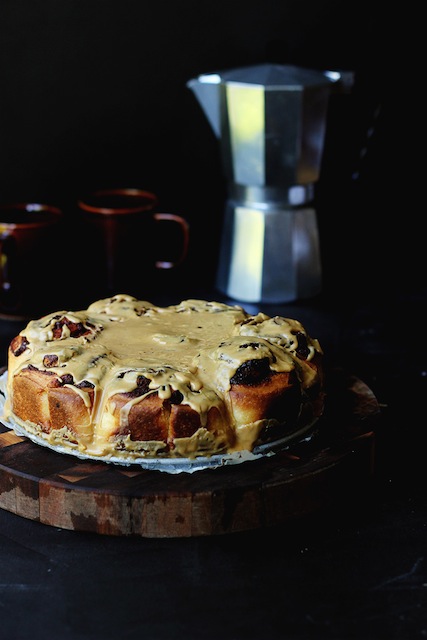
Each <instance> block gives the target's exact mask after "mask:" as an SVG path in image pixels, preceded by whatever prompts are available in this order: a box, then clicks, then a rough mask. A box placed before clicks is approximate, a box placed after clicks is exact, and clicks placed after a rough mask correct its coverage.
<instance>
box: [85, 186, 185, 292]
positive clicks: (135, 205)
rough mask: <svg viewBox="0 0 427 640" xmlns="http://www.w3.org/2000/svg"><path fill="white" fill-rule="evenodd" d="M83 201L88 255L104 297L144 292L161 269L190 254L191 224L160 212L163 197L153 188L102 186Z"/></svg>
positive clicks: (179, 217) (170, 266)
mask: <svg viewBox="0 0 427 640" xmlns="http://www.w3.org/2000/svg"><path fill="white" fill-rule="evenodd" d="M77 204H78V208H79V210H80V211H81V212H82V213H83V214H84V224H85V229H86V231H87V234H88V236H87V242H88V243H89V247H88V255H91V256H92V262H91V264H92V274H93V275H94V280H95V281H96V279H97V278H98V284H99V286H98V287H97V288H98V290H99V291H100V292H101V293H100V295H103V293H106V294H107V295H114V294H116V293H126V292H136V290H138V291H141V292H144V290H147V288H148V287H147V285H148V283H149V282H153V281H154V280H155V279H156V272H157V271H159V270H167V269H175V268H176V267H177V266H178V265H180V264H181V263H182V262H183V261H184V260H185V258H186V256H187V253H188V245H189V225H188V222H187V221H186V220H185V218H183V217H182V216H180V215H177V214H174V213H164V212H158V211H156V207H157V205H158V198H157V196H156V195H155V194H154V193H153V192H151V191H146V190H143V189H137V188H111V189H99V190H96V191H93V192H91V193H89V194H87V195H85V196H84V197H81V198H80V199H79V200H78V203H77ZM83 233H85V231H84V230H83ZM95 274H97V275H96V276H95Z"/></svg>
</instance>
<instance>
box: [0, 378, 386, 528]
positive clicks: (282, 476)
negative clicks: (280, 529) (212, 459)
mask: <svg viewBox="0 0 427 640" xmlns="http://www.w3.org/2000/svg"><path fill="white" fill-rule="evenodd" d="M379 416H380V407H379V405H378V402H377V400H376V398H375V396H374V395H373V393H372V391H371V390H370V389H369V387H367V386H366V385H365V384H364V383H363V382H362V381H361V380H360V379H358V378H357V377H355V376H352V375H349V374H347V373H346V372H343V371H341V370H340V371H333V372H329V375H328V384H327V396H326V409H325V413H324V416H322V418H321V419H320V420H319V422H318V424H317V431H316V434H315V435H314V436H313V437H312V438H311V439H310V440H308V441H304V442H301V443H298V444H295V445H292V446H291V447H290V448H288V449H287V450H285V451H283V452H281V453H278V454H276V455H274V456H271V457H266V458H263V459H259V460H254V461H250V462H245V463H242V464H238V465H234V466H225V467H221V468H217V469H205V470H202V471H197V472H195V473H191V474H189V473H180V474H174V475H172V474H169V473H165V472H162V471H152V470H144V469H141V468H140V467H138V466H137V465H133V466H130V467H123V466H119V465H114V464H108V463H105V462H93V461H84V460H80V459H78V458H74V457H73V456H70V455H66V454H59V453H56V452H55V451H52V450H51V449H47V448H45V447H43V446H39V445H37V444H34V443H33V442H31V441H30V440H27V439H26V438H23V437H20V436H17V435H16V434H15V433H14V432H13V431H10V430H9V429H7V428H6V427H5V426H4V425H2V424H1V423H0V508H2V509H5V510H7V511H10V512H12V513H15V514H17V515H19V516H22V517H24V518H29V519H31V520H34V521H38V522H41V523H44V524H47V525H51V526H55V527H60V528H64V529H71V530H75V531H90V532H95V533H99V534H106V535H115V536H143V537H152V538H154V537H190V536H204V535H215V534H225V533H231V532H237V531H245V530H249V529H256V528H260V527H267V526H273V525H276V524H281V523H283V522H286V521H289V520H291V519H295V518H299V517H302V516H305V515H308V514H311V513H313V512H316V511H318V510H320V509H323V508H326V507H328V506H329V505H331V504H332V502H333V501H336V500H339V499H340V498H341V497H344V496H345V494H346V493H347V495H348V491H349V489H351V488H353V489H354V488H358V487H360V486H362V484H364V483H366V482H369V481H370V479H371V477H372V476H373V473H374V466H375V465H374V462H375V460H374V452H375V448H374V441H375V425H376V423H377V420H378V418H379Z"/></svg>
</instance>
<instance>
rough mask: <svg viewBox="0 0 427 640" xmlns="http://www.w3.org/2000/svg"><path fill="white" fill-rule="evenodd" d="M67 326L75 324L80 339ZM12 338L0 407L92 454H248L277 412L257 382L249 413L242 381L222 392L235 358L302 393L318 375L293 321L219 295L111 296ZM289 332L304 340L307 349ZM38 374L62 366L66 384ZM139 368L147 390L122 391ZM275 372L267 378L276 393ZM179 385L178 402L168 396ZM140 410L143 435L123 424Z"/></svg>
mask: <svg viewBox="0 0 427 640" xmlns="http://www.w3.org/2000/svg"><path fill="white" fill-rule="evenodd" d="M64 318H65V319H67V323H65V322H64V321H63V320H64ZM58 322H59V325H60V326H61V333H60V335H59V336H57V332H58ZM70 326H78V327H80V331H79V332H78V333H77V337H72V335H71V334H70ZM19 335H20V336H21V337H22V338H25V340H26V342H27V343H28V344H26V348H25V349H24V350H22V353H19V354H18V352H17V354H16V355H15V354H14V353H13V351H12V349H10V350H9V362H8V382H7V398H6V403H5V410H4V413H5V416H6V417H12V418H13V419H14V420H16V422H17V423H18V424H19V425H21V426H23V427H25V429H26V430H27V431H29V432H30V433H33V434H37V435H39V436H42V437H43V438H45V439H46V440H47V441H48V442H49V443H50V444H51V445H52V446H55V444H57V443H59V442H61V444H62V445H67V446H70V447H75V448H78V449H79V451H82V452H85V453H87V454H88V455H91V456H93V455H95V456H100V457H108V456H112V455H114V456H123V458H124V459H129V460H131V459H132V458H133V457H141V456H162V455H163V456H168V457H169V456H184V457H185V456H187V457H194V456H196V455H211V454H213V453H218V452H224V451H227V452H230V451H240V450H245V449H247V450H249V451H251V450H252V449H253V447H254V444H255V443H256V442H257V439H258V437H259V435H260V433H261V431H262V430H263V429H264V428H265V427H266V425H268V423H269V421H271V420H274V416H270V415H264V413H263V410H262V409H261V410H258V411H257V408H256V392H254V390H253V389H254V388H255V387H254V388H252V389H251V393H250V394H248V397H250V403H251V408H250V410H249V407H248V408H247V410H246V411H245V394H244V385H243V386H242V385H239V388H238V389H237V385H236V392H235V393H230V391H231V387H232V386H233V385H231V383H230V380H231V379H232V378H233V376H234V375H235V374H236V371H237V370H238V369H239V367H240V365H241V364H242V363H244V362H246V361H249V360H257V359H268V362H269V366H270V370H271V371H272V372H274V373H279V374H284V373H286V374H290V373H291V372H292V373H293V374H294V377H295V376H296V378H295V379H296V380H297V381H298V385H299V389H300V390H301V392H302V394H303V395H304V390H308V389H310V388H313V386H314V385H315V384H316V383H318V382H319V371H318V367H317V366H313V361H316V359H318V358H319V356H321V354H322V351H321V348H320V345H319V343H318V341H317V340H313V339H311V338H310V337H309V336H308V335H307V333H306V331H305V329H304V327H303V326H302V325H301V323H300V322H298V321H297V320H293V319H288V318H282V317H277V316H276V317H274V318H271V317H269V316H267V315H265V314H262V313H260V314H258V315H255V316H252V315H250V314H248V313H247V312H246V311H245V310H244V309H242V308H241V307H239V306H229V305H226V304H223V303H219V302H207V301H204V300H185V301H183V302H181V303H180V304H177V305H172V306H169V307H158V306H155V305H153V304H151V303H150V302H147V301H141V300H137V299H136V298H134V297H132V296H129V295H116V296H114V297H112V298H108V299H105V300H99V301H97V302H94V303H93V304H91V305H90V306H89V307H88V309H86V310H83V311H73V312H71V311H58V312H55V313H52V314H49V315H47V316H44V317H43V318H40V319H37V320H33V321H31V322H30V323H29V324H28V325H27V327H25V328H24V329H23V330H22V331H21V333H20V334H19ZM297 336H303V337H304V346H305V353H304V358H302V357H301V356H300V355H298V347H299V345H298V337H297ZM29 365H31V366H30V368H29ZM34 368H35V369H34ZM40 372H49V373H50V374H52V379H54V380H58V378H60V377H61V376H64V374H66V375H67V376H70V375H71V376H72V382H71V383H68V382H66V383H65V384H63V385H62V386H60V387H59V388H55V386H54V385H53V386H54V388H53V389H52V388H51V387H52V385H51V382H50V380H51V378H50V377H49V381H48V382H47V381H46V380H47V378H48V376H47V375H46V373H40ZM40 376H42V380H40ZM141 376H143V377H144V378H146V379H148V380H149V381H150V382H149V386H148V390H146V391H145V392H144V393H143V394H142V395H139V396H134V395H130V396H127V395H126V394H131V392H134V391H135V389H136V388H137V386H138V380H139V379H140V377H141ZM272 377H273V379H274V377H275V376H274V375H273V376H272ZM289 377H290V376H289V375H286V376H284V378H283V380H285V379H286V380H288V378H289ZM279 379H280V376H277V377H276V381H275V385H273V387H272V388H273V393H274V394H276V395H278V396H280V389H279V388H278V387H277V385H278V384H279ZM34 381H35V382H34ZM28 385H29V386H28ZM77 385H79V386H77ZM284 388H286V384H285V383H284ZM237 391H238V392H239V393H237ZM176 392H178V394H180V396H179V397H180V402H178V403H177V402H173V401H172V399H173V394H175V395H176ZM266 393H267V392H266ZM239 394H240V395H239ZM47 396H49V399H48V400H47V399H46V398H47ZM67 398H68V400H67ZM148 400H150V402H147V401H148ZM144 402H145V403H146V404H145V405H144V404H143V403H144ZM233 403H234V406H233ZM236 403H237V404H236ZM31 405H32V407H31ZM64 406H65V407H66V408H65V409H64ZM266 406H267V405H266ZM25 407H28V409H26V408H25ZM67 407H68V408H67ZM165 411H167V415H165V413H164V412H165ZM150 412H152V413H151V414H150ZM162 412H163V413H162ZM145 414H146V415H152V420H153V423H155V424H158V425H160V427H159V429H157V430H156V429H153V437H152V438H151V436H150V438H148V439H145V440H144V439H141V438H142V436H141V433H142V431H141V433H140V432H139V431H138V429H139V427H137V426H136V427H135V429H134V431H133V432H132V430H129V425H130V424H131V423H132V422H133V423H134V424H135V425H137V424H140V423H141V421H143V420H144V415H145ZM43 416H44V417H43ZM55 416H56V417H55ZM75 416H77V418H76V417H75ZM49 420H50V422H49ZM52 420H53V421H52ZM138 421H139V422H138ZM162 421H163V422H162ZM156 433H160V434H161V435H160V436H159V437H157V436H156Z"/></svg>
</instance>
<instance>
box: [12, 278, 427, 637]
mask: <svg viewBox="0 0 427 640" xmlns="http://www.w3.org/2000/svg"><path fill="white" fill-rule="evenodd" d="M184 293H185V292H184ZM199 293H203V296H204V297H211V298H212V297H213V296H215V298H219V297H220V296H219V295H218V294H213V293H212V292H210V293H209V292H206V291H205V292H197V291H196V292H195V295H193V296H192V297H196V296H197V295H198V294H199ZM365 293H366V290H365ZM426 301H427V295H426V292H425V291H423V290H422V289H419V288H418V289H416V290H415V289H414V290H411V291H408V292H407V293H406V294H405V295H401V294H396V295H394V296H392V295H390V294H388V295H387V296H385V297H384V298H381V296H379V295H377V293H376V292H374V295H372V292H367V295H366V296H361V295H360V296H359V295H356V296H345V295H344V296H341V297H340V296H337V292H336V291H335V292H333V295H330V296H328V295H327V294H325V295H322V296H320V297H319V299H316V300H310V301H305V302H301V303H290V304H284V305H276V306H274V305H271V306H268V305H258V306H260V307H262V308H263V310H264V311H265V312H266V313H268V314H273V313H281V314H282V315H288V316H293V317H297V318H298V319H300V320H301V321H302V322H303V323H304V324H305V325H306V327H307V328H308V329H309V332H310V333H311V334H312V335H316V336H317V337H318V338H319V339H320V341H321V343H322V346H323V348H324V351H325V357H326V366H327V367H330V366H335V365H339V366H344V367H345V368H346V369H347V370H348V371H350V372H352V373H353V374H355V375H357V376H358V377H360V378H361V379H362V380H363V381H364V382H365V383H366V384H367V385H368V386H369V387H370V388H371V389H372V390H373V391H374V393H375V395H376V397H377V399H378V401H379V403H380V406H381V418H380V421H379V422H378V424H377V427H376V434H375V437H376V445H375V468H374V476H373V478H372V483H371V484H370V485H369V490H366V488H362V487H361V488H360V494H359V493H358V487H357V486H356V487H352V488H351V489H352V498H351V500H349V501H348V502H346V501H345V500H342V501H340V502H339V503H338V504H333V505H332V506H331V507H328V508H324V509H320V511H319V512H314V513H311V514H309V515H308V516H305V517H303V518H300V519H295V520H291V521H290V522H286V523H284V524H280V525H278V526H274V527H269V528H266V529H258V530H249V531H244V532H240V533H232V534H224V535H218V536H202V537H194V538H167V539H165V538H160V539H159V538H144V537H120V536H117V537H115V536H111V537H110V536H104V535H99V534H92V533H85V532H78V531H68V530H62V529H58V528H55V527H50V526H47V525H44V524H40V523H38V522H35V521H31V520H27V519H25V518H22V517H19V516H16V515H14V514H12V513H9V512H7V511H4V510H3V511H0V585H1V590H2V594H1V600H0V602H1V607H2V611H3V616H2V622H1V627H0V629H1V631H0V637H2V638H3V637H4V638H8V639H10V640H12V639H14V638H16V639H17V640H21V639H25V638H46V637H50V638H58V639H59V638H61V639H63V640H67V639H70V640H74V639H80V638H81V639H86V638H87V639H91V640H92V639H93V640H97V639H98V638H102V639H107V638H108V639H109V638H111V639H116V638H119V637H120V638H132V639H133V638H140V637H144V638H150V639H153V640H155V639H158V638H159V639H160V638H161V639H163V638H165V639H166V638H167V639H171V638H191V639H193V638H194V639H196V638H197V639H198V638H212V639H213V638H227V639H239V640H240V639H241V638H253V639H258V638H260V637H265V638H269V639H276V638H298V639H300V638H301V639H302V638H313V639H314V638H315V639H318V638H328V639H329V638H337V639H340V640H343V639H347V638H358V639H363V640H369V639H371V638H375V639H382V638H384V639H386V638H387V639H392V638H399V639H400V638H402V639H404V638H405V639H407V638H421V637H424V634H425V630H426V628H427V626H426V625H427V614H426V606H427V587H426V585H427V564H426V559H425V558H426V552H427V537H426V532H427V500H426V492H425V450H424V448H423V446H424V445H423V444H422V443H423V437H422V436H423V430H424V424H425V412H424V402H425V397H426V393H427V358H426V355H427V354H426V350H425V344H424V343H423V341H422V339H421V336H422V327H423V326H425V322H426V319H427V318H426ZM246 306H247V307H249V308H250V310H252V309H254V310H255V305H246ZM19 326H20V323H19V322H16V321H14V322H11V321H8V320H2V321H1V322H0V330H1V349H2V358H3V361H5V357H6V345H7V342H8V340H9V339H10V337H11V335H13V333H14V332H15V331H16V330H17V329H18V327H19Z"/></svg>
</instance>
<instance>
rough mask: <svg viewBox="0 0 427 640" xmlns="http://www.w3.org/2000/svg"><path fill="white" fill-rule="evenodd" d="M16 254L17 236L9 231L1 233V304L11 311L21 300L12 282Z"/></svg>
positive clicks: (16, 307)
mask: <svg viewBox="0 0 427 640" xmlns="http://www.w3.org/2000/svg"><path fill="white" fill-rule="evenodd" d="M15 256H16V241H15V238H14V237H13V235H12V234H10V233H7V231H6V232H3V233H0V301H1V305H0V306H2V307H4V308H6V309H7V310H8V311H11V312H13V311H15V310H16V309H18V308H19V305H20V302H21V300H20V295H19V293H18V292H16V291H15V287H14V286H13V284H12V275H13V264H14V260H16V257H15Z"/></svg>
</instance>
